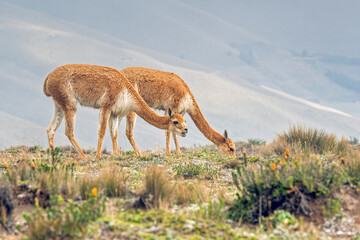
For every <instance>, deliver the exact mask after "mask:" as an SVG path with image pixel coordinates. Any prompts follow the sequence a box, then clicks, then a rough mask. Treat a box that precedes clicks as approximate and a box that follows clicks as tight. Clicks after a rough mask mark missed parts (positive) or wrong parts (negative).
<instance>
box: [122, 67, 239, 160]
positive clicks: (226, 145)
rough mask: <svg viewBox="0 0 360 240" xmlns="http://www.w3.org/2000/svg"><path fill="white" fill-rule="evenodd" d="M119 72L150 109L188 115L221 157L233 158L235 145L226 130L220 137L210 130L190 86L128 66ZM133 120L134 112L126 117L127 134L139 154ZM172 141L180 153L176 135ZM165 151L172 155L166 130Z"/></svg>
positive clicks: (166, 74)
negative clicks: (222, 155)
mask: <svg viewBox="0 0 360 240" xmlns="http://www.w3.org/2000/svg"><path fill="white" fill-rule="evenodd" d="M121 72H122V73H123V74H124V75H125V77H126V78H127V79H128V80H129V81H130V82H131V84H132V85H133V86H134V87H135V89H137V90H138V92H139V94H140V96H141V97H142V98H143V99H144V100H145V102H146V103H147V104H148V105H149V106H150V107H152V108H155V109H159V110H166V109H167V108H171V109H172V110H173V111H174V112H176V113H179V114H181V115H182V116H183V115H184V114H185V113H188V114H189V115H190V117H191V119H192V120H193V121H194V123H195V125H196V127H197V128H198V129H199V130H200V131H201V132H202V133H203V134H204V136H205V137H206V138H208V139H209V140H210V141H212V142H213V143H214V144H215V145H216V146H217V147H218V148H219V150H220V152H221V153H222V154H224V155H226V156H231V157H235V144H234V143H233V141H232V140H231V139H230V138H228V134H227V131H226V130H225V132H224V135H222V134H220V133H218V132H216V131H215V130H214V129H213V128H212V127H210V125H209V123H208V122H207V121H206V119H205V117H204V116H203V114H202V113H201V111H200V108H199V106H198V104H197V102H196V100H195V98H194V96H193V94H192V93H191V91H190V89H189V87H188V86H187V85H186V83H185V82H184V80H183V79H181V78H180V77H179V76H178V75H176V74H174V73H169V72H164V71H160V70H154V69H149V68H143V67H129V68H125V69H123V70H121ZM135 117H136V115H135V113H130V114H128V115H127V117H126V135H127V137H128V139H129V141H130V143H131V145H132V146H133V148H134V150H135V151H136V152H137V153H138V154H140V152H139V150H138V148H137V146H136V143H135V141H134V138H133V129H134V124H135ZM173 138H174V141H175V146H176V151H177V153H178V154H181V151H180V147H179V139H178V135H177V134H176V132H173ZM166 151H167V154H168V155H170V154H171V153H170V131H166Z"/></svg>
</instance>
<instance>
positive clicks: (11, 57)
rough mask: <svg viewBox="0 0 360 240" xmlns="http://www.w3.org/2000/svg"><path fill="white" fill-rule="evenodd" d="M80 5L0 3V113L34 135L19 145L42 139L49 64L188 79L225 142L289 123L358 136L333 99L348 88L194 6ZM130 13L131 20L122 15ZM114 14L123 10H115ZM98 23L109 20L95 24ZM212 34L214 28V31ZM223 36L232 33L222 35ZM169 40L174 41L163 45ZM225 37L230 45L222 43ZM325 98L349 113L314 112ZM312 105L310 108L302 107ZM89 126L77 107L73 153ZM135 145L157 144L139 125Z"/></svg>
mask: <svg viewBox="0 0 360 240" xmlns="http://www.w3.org/2000/svg"><path fill="white" fill-rule="evenodd" d="M81 3H83V2H82V1H76V2H75V3H73V5H74V6H73V8H68V6H69V4H70V3H69V1H64V3H63V5H61V6H59V7H60V9H58V10H59V11H58V12H57V13H55V10H56V9H52V8H51V6H50V5H48V4H49V3H48V2H46V3H44V5H39V4H38V2H37V1H34V3H33V4H32V5H31V6H29V5H28V3H27V2H25V1H19V2H17V4H19V5H23V6H18V5H13V4H10V3H8V2H6V1H3V2H0V36H1V37H0V45H1V46H2V52H1V55H0V63H1V64H0V79H1V80H0V96H1V98H2V99H3V101H0V111H2V112H4V113H6V114H9V115H12V116H14V117H17V118H19V119H23V120H26V121H28V122H31V123H33V124H36V126H37V127H32V128H30V127H29V129H32V130H31V131H30V132H31V133H32V136H34V137H33V138H31V139H32V141H29V142H27V144H38V143H40V144H43V143H44V142H46V136H44V133H45V132H46V130H45V129H46V126H47V125H48V123H49V121H50V119H51V116H52V111H53V106H52V101H51V99H49V98H46V97H45V96H44V94H43V93H42V84H43V80H44V78H45V76H46V75H47V74H48V73H49V72H50V71H52V70H53V69H54V68H55V67H57V66H59V65H62V64H67V63H89V64H99V65H106V66H111V67H115V68H117V69H122V68H124V67H128V66H145V67H151V68H156V69H161V70H166V71H170V72H174V73H176V74H178V75H179V76H181V77H182V78H183V79H184V80H185V81H186V83H188V85H189V87H190V89H191V90H192V92H193V93H194V95H195V98H196V99H197V101H198V102H199V105H200V108H201V109H202V111H203V112H204V115H205V116H206V117H207V119H208V121H209V122H210V124H211V125H212V126H213V127H214V128H215V129H216V130H218V131H219V132H223V131H224V129H227V130H228V131H229V134H230V137H231V138H232V139H233V140H235V141H239V140H246V139H247V138H251V137H258V138H262V139H266V140H270V139H272V138H273V137H274V136H275V134H276V133H277V132H279V131H282V130H283V129H286V128H287V127H288V125H289V123H304V124H308V125H311V126H313V127H322V128H326V129H328V130H329V131H331V132H335V133H337V134H339V135H345V136H359V135H360V130H359V128H358V126H359V124H360V120H359V118H357V117H353V116H352V115H354V114H353V113H352V112H349V111H346V110H347V108H350V107H349V106H354V105H356V104H357V102H353V104H354V105H348V104H347V103H346V102H345V101H342V100H343V98H344V96H345V95H346V96H347V97H348V98H349V99H355V95H356V94H355V93H356V92H354V91H353V89H351V90H349V89H348V88H345V87H338V85H337V84H334V83H332V82H330V81H329V80H328V78H327V77H326V76H324V75H323V74H322V73H321V72H319V71H316V69H314V68H313V66H312V65H311V64H309V63H308V60H306V56H300V57H296V56H295V55H294V54H293V53H292V52H291V51H288V50H287V49H283V48H279V47H277V46H275V45H273V44H270V43H269V42H268V40H266V39H264V38H262V37H259V36H257V35H256V34H250V33H248V32H247V31H245V30H242V29H241V28H239V27H238V26H234V25H233V24H229V22H227V21H225V20H223V19H221V18H219V17H216V16H214V15H212V14H208V13H203V12H201V13H198V11H199V10H198V9H196V8H195V9H194V7H189V6H188V5H186V4H183V3H181V2H179V1H175V2H167V1H159V3H161V4H160V5H159V6H155V5H152V4H149V3H147V2H140V1H129V2H125V3H123V4H122V5H121V6H118V5H117V4H118V3H117V1H109V2H108V4H109V5H101V4H100V5H96V4H99V3H98V2H95V1H94V2H92V5H91V4H89V5H87V7H86V10H87V11H83V10H81V6H82V5H81ZM37 7H38V8H40V9H36V8H37ZM175 7H176V8H175ZM26 8H29V9H33V10H29V9H26ZM135 8H136V9H137V13H138V15H137V18H136V19H137V20H136V19H135V18H134V16H130V13H131V11H132V10H134V9H135ZM173 8H175V9H173ZM66 9H68V10H66ZM104 9H106V11H109V12H106V11H105V10H104ZM119 9H122V10H124V9H127V10H128V11H124V14H115V12H116V10H119ZM166 9H172V10H171V11H165V10H166ZM60 10H63V11H60ZM150 10H151V11H150ZM71 11H75V12H76V11H78V12H79V14H78V15H76V14H71V13H73V12H71ZM92 11H98V14H100V15H101V16H102V17H101V18H98V19H100V22H96V23H95V22H91V21H90V22H83V21H85V19H88V17H89V16H90V15H91V14H92ZM194 11H195V13H197V14H194ZM94 14H95V13H94ZM52 15H53V16H52ZM60 15H61V16H60ZM178 15H179V16H178ZM180 15H181V16H182V17H181V18H180ZM54 16H55V17H54ZM104 16H107V18H106V17H104ZM177 16H178V17H177ZM184 16H186V17H184ZM61 18H62V19H61ZM77 18H78V19H77ZM109 18H110V19H109ZM126 18H128V19H127V20H126ZM125 20H126V21H125ZM150 20H151V21H150ZM134 21H135V22H134ZM136 21H138V22H136ZM146 21H150V22H149V23H151V24H149V26H152V27H151V28H150V29H148V28H147V27H146V26H142V27H140V26H138V25H137V24H143V23H144V22H146ZM204 21H205V22H207V23H209V26H211V28H210V27H206V24H205V22H204ZM195 22H197V24H195V25H193V23H195ZM106 23H111V24H110V25H109V26H107V28H102V27H103V26H104V25H105V24H106ZM204 24H205V25H204ZM166 26H168V27H167V28H165V27H166ZM174 26H177V27H174ZM153 27H154V28H153ZM155 27H156V29H155ZM111 29H113V30H114V31H111ZM160 30H163V32H160V33H161V34H157V32H159V31H160ZM220 30H221V31H224V32H223V33H222V34H219V32H218V31H220ZM147 31H148V32H147ZM151 32H153V33H154V34H151ZM230 33H234V34H233V35H230V36H229V34H230ZM164 34H165V35H164ZM136 36H137V37H136ZM140 36H147V37H146V38H144V37H140ZM169 36H176V37H177V38H176V39H173V41H169V39H168V37H169ZM231 39H233V40H234V41H235V40H236V42H234V43H232V42H230V40H231ZM175 40H176V41H175ZM175 43H177V44H180V43H182V44H183V45H181V44H180V45H176V44H175ZM225 43H226V44H225ZM146 44H150V45H146ZM157 45H158V46H157ZM165 47H167V48H168V49H164V48H165ZM252 49H253V50H252ZM255 50H256V51H255ZM252 51H253V52H252ZM182 54H183V55H182ZM281 89H284V90H283V91H281ZM284 92H285V93H286V94H283V93H284ZM304 99H305V102H304V101H303V100H304ZM309 100H310V101H311V102H309ZM312 100H313V101H312ZM335 100H337V101H338V103H337V104H336V105H337V106H341V105H343V109H345V110H343V111H345V112H348V113H350V114H343V112H342V111H339V110H336V109H331V108H326V107H319V106H322V105H323V104H324V103H329V104H326V105H327V106H330V107H331V106H332V105H334V104H333V101H335ZM340 100H341V101H340ZM312 102H316V103H318V104H319V105H312V104H309V103H312ZM339 109H342V108H339ZM353 112H355V111H354V110H353ZM0 117H3V115H1V116H0ZM185 117H186V118H187V119H188V120H190V119H189V117H188V116H185ZM97 121H98V112H97V111H96V110H93V109H88V108H79V113H78V115H77V122H76V137H77V138H78V139H80V140H82V143H83V145H82V147H95V146H96V141H97V133H96V129H97ZM8 122H9V121H7V120H6V121H5V120H4V121H3V124H2V125H1V126H2V127H1V129H0V134H1V135H5V134H10V135H11V131H10V129H11V128H10V126H8V125H9V123H8ZM188 123H189V134H188V136H187V137H186V138H181V144H182V145H187V146H190V145H193V144H204V143H208V141H207V139H205V138H204V137H203V136H202V135H201V133H200V132H199V131H198V130H197V129H196V127H195V126H194V125H193V124H192V123H191V121H188ZM124 126H125V120H123V122H122V124H121V129H120V134H119V135H120V140H119V144H120V146H121V147H122V148H123V149H130V144H129V143H128V142H127V139H126V137H125V136H124V134H123V132H124ZM4 129H6V131H5V130H4ZM26 129H27V128H26V127H24V129H23V130H21V131H23V134H29V132H27V130H26ZM9 131H10V132H9ZM19 131H20V130H19ZM58 132H59V133H58V135H56V136H59V138H63V137H64V131H63V126H62V127H61V128H60V129H59V130H58ZM12 135H13V138H14V144H16V141H18V144H22V142H21V141H22V139H21V137H18V135H16V134H12ZM16 139H17V140H16ZM135 139H136V141H137V142H138V144H139V146H140V147H141V148H142V149H146V148H154V147H156V146H157V145H160V146H162V147H163V146H164V144H165V138H164V133H163V131H161V130H158V129H155V128H154V127H152V126H150V125H148V124H146V123H144V121H142V120H140V119H139V121H137V124H136V128H135ZM59 143H63V142H62V140H61V141H59ZM12 144H13V143H12ZM65 144H67V142H66V139H65ZM7 146H9V144H8V143H6V142H1V147H7ZM110 146H111V144H110V138H109V137H108V136H106V137H105V147H107V148H108V149H109V148H111V147H110Z"/></svg>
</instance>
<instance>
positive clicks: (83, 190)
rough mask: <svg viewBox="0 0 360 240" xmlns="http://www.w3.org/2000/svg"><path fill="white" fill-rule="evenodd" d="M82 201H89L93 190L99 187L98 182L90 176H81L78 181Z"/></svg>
mask: <svg viewBox="0 0 360 240" xmlns="http://www.w3.org/2000/svg"><path fill="white" fill-rule="evenodd" d="M76 183H77V185H78V188H79V194H80V197H81V199H88V198H89V197H90V196H91V195H92V189H93V188H94V187H97V185H98V184H97V182H96V180H95V179H94V178H93V177H90V176H88V175H86V174H85V175H83V176H81V177H80V176H79V177H78V179H77V181H76Z"/></svg>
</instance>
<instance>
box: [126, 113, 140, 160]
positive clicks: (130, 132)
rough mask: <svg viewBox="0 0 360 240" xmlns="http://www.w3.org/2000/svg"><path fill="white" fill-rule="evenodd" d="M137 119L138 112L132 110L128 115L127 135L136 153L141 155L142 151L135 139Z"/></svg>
mask: <svg viewBox="0 0 360 240" xmlns="http://www.w3.org/2000/svg"><path fill="white" fill-rule="evenodd" d="M135 120H136V113H134V112H131V113H129V114H128V115H127V116H126V131H125V135H126V136H127V138H128V139H129V142H130V144H131V146H132V147H133V149H134V151H135V153H136V155H138V156H141V153H140V151H139V149H138V147H137V145H136V143H135V140H134V125H135Z"/></svg>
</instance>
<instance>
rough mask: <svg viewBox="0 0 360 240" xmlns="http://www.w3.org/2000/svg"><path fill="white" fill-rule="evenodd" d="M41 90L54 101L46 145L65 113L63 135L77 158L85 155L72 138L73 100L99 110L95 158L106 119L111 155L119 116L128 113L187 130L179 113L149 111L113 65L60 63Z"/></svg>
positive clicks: (178, 131) (116, 151)
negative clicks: (162, 113) (163, 113)
mask: <svg viewBox="0 0 360 240" xmlns="http://www.w3.org/2000/svg"><path fill="white" fill-rule="evenodd" d="M44 93H45V95H46V96H51V97H52V98H53V100H54V103H55V112H54V115H53V117H52V119H51V122H50V125H49V127H48V128H47V134H48V140H49V145H50V147H52V148H53V146H54V135H55V132H56V129H57V128H58V127H59V126H60V124H61V122H62V120H63V118H64V116H65V121H66V122H65V134H66V136H67V137H68V138H69V140H70V142H71V143H72V145H73V146H74V147H75V148H76V150H77V151H78V152H79V154H80V156H81V158H85V155H84V153H83V151H82V150H81V148H80V147H79V144H78V143H77V142H76V140H75V137H74V123H75V113H76V109H77V102H79V103H80V105H82V106H86V107H93V108H99V109H100V119H99V129H98V146H97V152H96V158H97V159H99V158H100V156H101V148H102V143H103V139H104V135H105V131H106V125H107V122H109V130H110V135H111V138H112V142H113V148H114V154H115V155H118V154H119V148H118V144H117V133H118V131H117V130H118V127H119V124H120V121H121V119H122V117H124V116H126V115H128V114H129V113H130V112H135V113H136V114H138V115H139V116H140V117H141V118H143V119H144V120H145V121H146V122H148V123H149V124H151V125H154V126H155V127H157V128H160V129H166V130H168V131H171V132H173V133H176V134H181V135H182V136H185V135H186V133H187V131H188V130H187V127H186V125H185V120H184V119H183V117H182V116H181V115H180V114H172V112H171V110H170V109H169V110H168V111H169V116H160V115H158V114H157V113H155V112H153V111H152V110H151V109H150V108H149V106H148V105H147V104H146V103H145V102H144V100H143V99H142V98H141V97H140V95H139V94H138V93H137V91H136V90H135V88H134V87H133V86H132V85H131V83H130V82H129V81H128V80H127V79H126V77H124V75H123V74H122V73H120V72H119V71H117V70H116V69H113V68H109V67H102V66H95V65H87V64H69V65H64V66H60V67H58V68H56V69H55V70H54V71H52V72H51V73H50V74H49V75H48V76H47V77H46V79H45V82H44Z"/></svg>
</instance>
